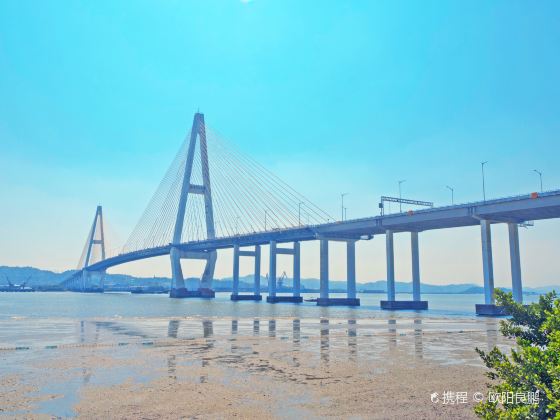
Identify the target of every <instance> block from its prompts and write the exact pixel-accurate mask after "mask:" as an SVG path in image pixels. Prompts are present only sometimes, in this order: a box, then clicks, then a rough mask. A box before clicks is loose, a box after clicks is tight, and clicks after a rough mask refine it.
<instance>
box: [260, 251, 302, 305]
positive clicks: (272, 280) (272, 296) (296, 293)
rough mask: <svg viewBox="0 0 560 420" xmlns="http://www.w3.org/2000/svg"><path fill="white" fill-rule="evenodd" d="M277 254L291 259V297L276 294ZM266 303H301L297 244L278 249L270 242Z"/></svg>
mask: <svg viewBox="0 0 560 420" xmlns="http://www.w3.org/2000/svg"><path fill="white" fill-rule="evenodd" d="M277 254H287V255H291V256H292V257H293V263H294V266H293V267H294V274H293V281H294V285H293V286H294V287H293V294H292V296H286V295H282V296H279V295H277V294H276V257H277ZM266 301H267V302H268V303H279V302H291V303H301V302H303V298H302V297H301V296H300V246H299V242H294V245H293V247H292V248H280V247H278V246H277V244H276V242H274V241H271V242H270V264H269V274H268V296H267V297H266Z"/></svg>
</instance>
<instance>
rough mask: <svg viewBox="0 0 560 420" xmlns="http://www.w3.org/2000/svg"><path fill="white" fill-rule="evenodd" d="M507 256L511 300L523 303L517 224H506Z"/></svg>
mask: <svg viewBox="0 0 560 420" xmlns="http://www.w3.org/2000/svg"><path fill="white" fill-rule="evenodd" d="M508 232H509V256H510V260H511V290H512V292H513V300H515V301H516V302H517V303H523V286H522V284H521V258H520V252H519V228H518V226H517V223H508Z"/></svg>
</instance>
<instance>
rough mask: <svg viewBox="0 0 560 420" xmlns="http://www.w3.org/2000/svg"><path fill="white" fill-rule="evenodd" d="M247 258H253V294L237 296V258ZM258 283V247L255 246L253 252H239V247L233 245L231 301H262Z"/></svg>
mask: <svg viewBox="0 0 560 420" xmlns="http://www.w3.org/2000/svg"><path fill="white" fill-rule="evenodd" d="M241 256H247V257H254V258H255V277H254V282H255V284H254V294H252V295H240V294H239V257H241ZM260 282H261V248H260V245H255V250H254V251H245V250H240V249H239V245H238V244H235V245H234V246H233V285H232V293H231V297H230V298H231V300H233V301H238V300H262V296H261V294H260V289H261V286H260Z"/></svg>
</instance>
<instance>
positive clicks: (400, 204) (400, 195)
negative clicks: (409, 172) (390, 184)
mask: <svg viewBox="0 0 560 420" xmlns="http://www.w3.org/2000/svg"><path fill="white" fill-rule="evenodd" d="M403 182H406V179H401V180H400V181H399V200H402V194H401V184H402V183H403ZM399 213H402V203H401V202H400V201H399Z"/></svg>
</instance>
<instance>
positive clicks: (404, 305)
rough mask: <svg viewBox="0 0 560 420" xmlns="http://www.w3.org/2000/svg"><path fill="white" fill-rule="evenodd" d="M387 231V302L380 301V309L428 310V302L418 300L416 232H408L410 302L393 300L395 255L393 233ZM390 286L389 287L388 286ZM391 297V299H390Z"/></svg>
mask: <svg viewBox="0 0 560 420" xmlns="http://www.w3.org/2000/svg"><path fill="white" fill-rule="evenodd" d="M389 232H390V231H387V234H386V241H387V244H386V245H387V297H388V299H387V300H382V301H381V309H389V310H397V309H415V310H424V309H428V301H426V300H420V252H419V246H418V232H410V251H411V252H410V254H411V259H412V300H395V254H394V248H393V232H390V234H389ZM389 284H391V285H389ZM391 296H392V299H391Z"/></svg>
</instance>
